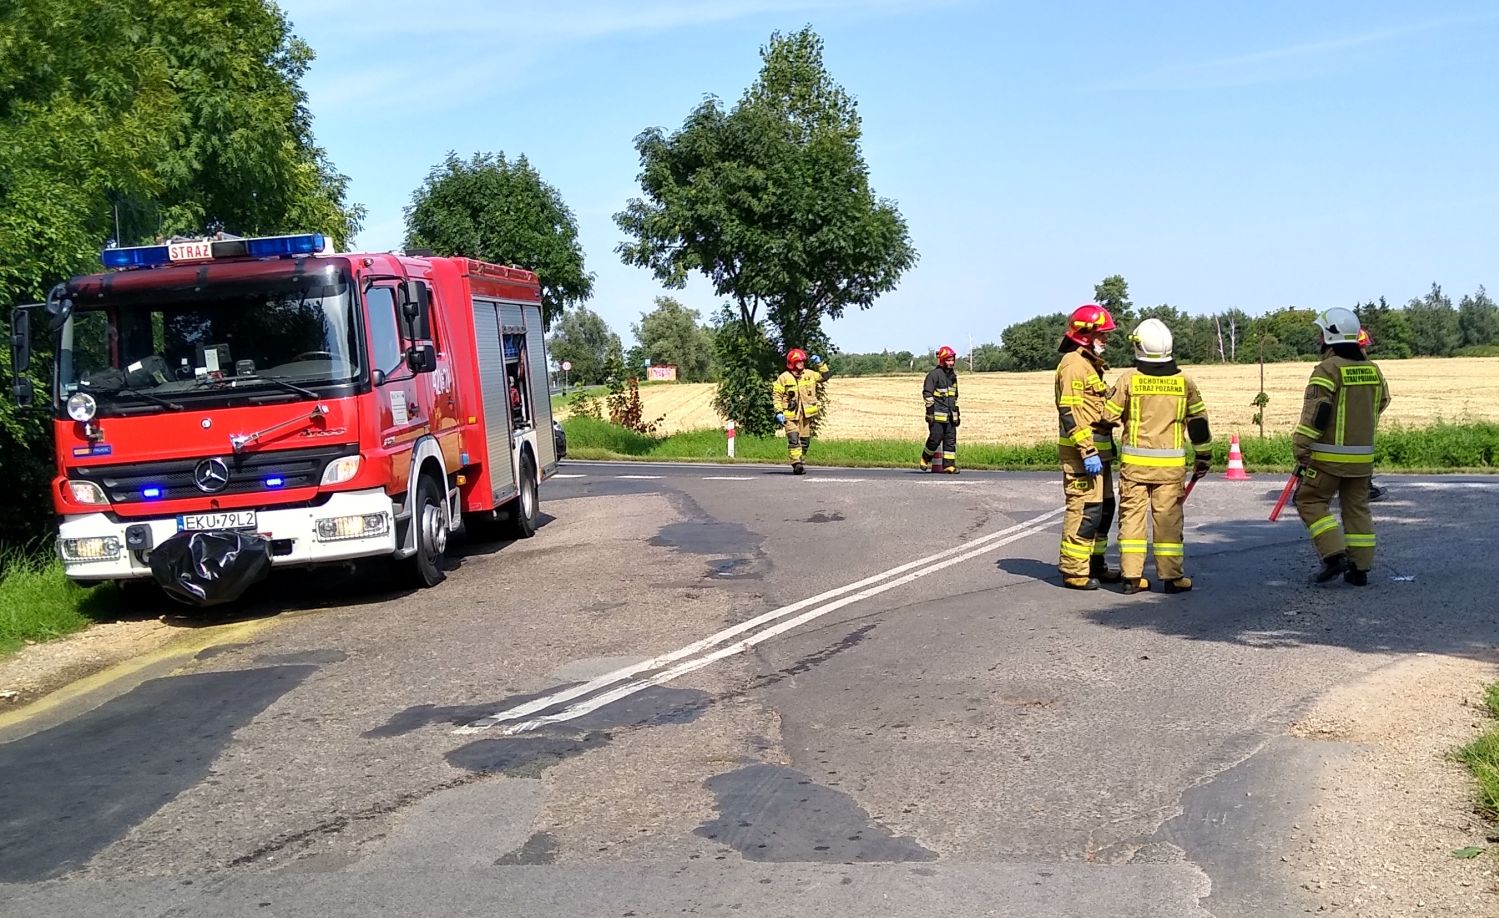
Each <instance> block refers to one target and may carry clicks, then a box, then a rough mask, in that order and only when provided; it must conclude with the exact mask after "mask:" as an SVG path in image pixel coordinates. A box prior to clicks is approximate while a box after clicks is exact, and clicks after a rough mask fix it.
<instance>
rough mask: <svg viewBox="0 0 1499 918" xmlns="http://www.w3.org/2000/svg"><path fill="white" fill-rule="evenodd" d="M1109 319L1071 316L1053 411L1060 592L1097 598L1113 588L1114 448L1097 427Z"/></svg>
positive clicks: (1097, 313)
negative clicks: (1109, 559) (1061, 504)
mask: <svg viewBox="0 0 1499 918" xmlns="http://www.w3.org/2000/svg"><path fill="white" fill-rule="evenodd" d="M1114 328H1115V326H1114V317H1113V316H1111V315H1109V311H1108V310H1107V309H1104V308H1103V307H1102V306H1099V305H1096V304H1094V303H1088V304H1085V305H1083V306H1079V307H1078V308H1077V309H1074V310H1073V311H1072V315H1070V316H1068V318H1067V331H1066V333H1065V334H1064V335H1063V337H1062V344H1061V347H1060V348H1059V349H1060V350H1061V352H1062V359H1061V360H1060V361H1059V362H1058V363H1057V376H1056V403H1057V418H1058V422H1059V423H1058V427H1059V430H1060V433H1061V436H1060V438H1059V440H1058V441H1057V456H1058V459H1059V460H1060V462H1061V464H1062V493H1063V494H1064V495H1065V499H1066V512H1065V514H1064V515H1063V517H1062V546H1061V553H1060V557H1059V559H1058V562H1057V567H1058V569H1059V570H1060V571H1061V574H1062V585H1063V586H1065V587H1068V588H1069V589H1074V590H1096V589H1098V584H1099V581H1105V582H1109V583H1113V582H1116V581H1118V580H1119V572H1118V571H1115V570H1110V569H1109V567H1108V565H1107V564H1105V563H1104V552H1105V550H1106V549H1107V548H1108V546H1109V527H1110V526H1111V525H1112V524H1113V522H1114V479H1113V470H1112V468H1111V465H1112V463H1113V461H1114V444H1113V439H1112V436H1111V434H1110V433H1109V429H1108V426H1107V425H1106V424H1104V423H1103V402H1104V398H1105V396H1107V395H1108V393H1109V387H1108V386H1107V385H1106V384H1105V383H1104V381H1103V375H1102V374H1103V371H1104V370H1105V369H1106V368H1107V366H1106V365H1105V363H1104V361H1103V352H1104V346H1105V345H1106V344H1107V343H1108V338H1109V334H1110V333H1111V332H1113V331H1114Z"/></svg>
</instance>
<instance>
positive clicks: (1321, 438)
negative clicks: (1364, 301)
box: [1291, 308, 1390, 586]
mask: <svg viewBox="0 0 1499 918" xmlns="http://www.w3.org/2000/svg"><path fill="white" fill-rule="evenodd" d="M1316 322H1317V328H1318V329H1319V330H1320V331H1321V332H1322V362H1321V363H1319V364H1317V366H1316V367H1315V368H1313V370H1312V376H1311V379H1309V380H1307V386H1306V397H1305V399H1304V400H1303V402H1302V406H1301V423H1299V424H1297V425H1296V430H1295V432H1294V433H1293V434H1292V435H1291V448H1292V452H1293V454H1294V455H1295V457H1296V466H1297V469H1298V470H1299V471H1300V474H1301V484H1300V486H1299V487H1297V489H1296V512H1297V513H1299V514H1300V515H1301V521H1302V522H1303V523H1305V524H1306V530H1307V533H1308V534H1310V535H1311V537H1312V541H1313V542H1314V543H1315V544H1316V546H1317V554H1318V555H1320V556H1321V558H1322V569H1321V570H1319V571H1318V572H1317V573H1316V575H1315V580H1316V581H1317V582H1318V583H1326V582H1327V581H1329V580H1332V579H1333V578H1335V577H1337V576H1338V575H1340V574H1341V575H1342V577H1343V580H1344V581H1345V582H1347V583H1351V584H1353V585H1354V586H1365V585H1367V584H1368V582H1369V569H1370V567H1372V566H1373V564H1374V517H1373V515H1372V514H1371V513H1370V512H1369V484H1370V482H1371V481H1372V480H1373V477H1374V428H1375V427H1376V426H1377V425H1378V423H1379V416H1380V415H1381V414H1383V413H1384V410H1385V409H1386V408H1387V407H1389V404H1390V388H1389V386H1388V385H1386V384H1385V379H1384V374H1383V373H1381V372H1380V371H1379V367H1377V366H1375V365H1374V363H1373V361H1371V360H1369V358H1368V356H1367V355H1366V354H1365V353H1364V351H1363V349H1362V348H1360V347H1359V345H1358V335H1359V331H1360V326H1359V320H1358V316H1356V315H1354V313H1353V310H1351V309H1343V308H1335V309H1329V310H1327V311H1326V312H1324V313H1322V314H1321V315H1319V316H1317V319H1316ZM1334 497H1337V498H1338V502H1339V504H1341V505H1342V516H1343V526H1342V527H1341V528H1340V527H1339V526H1338V519H1337V517H1335V516H1333V515H1332V506H1331V505H1332V499H1333V498H1334Z"/></svg>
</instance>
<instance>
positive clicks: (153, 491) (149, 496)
mask: <svg viewBox="0 0 1499 918" xmlns="http://www.w3.org/2000/svg"><path fill="white" fill-rule="evenodd" d="M160 496H161V488H158V487H156V486H155V485H152V486H150V487H147V488H142V489H141V497H144V498H145V499H146V500H155V499H156V498H158V497H160Z"/></svg>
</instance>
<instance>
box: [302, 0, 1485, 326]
mask: <svg viewBox="0 0 1499 918" xmlns="http://www.w3.org/2000/svg"><path fill="white" fill-rule="evenodd" d="M282 5H283V7H284V8H285V9H286V11H287V13H288V16H289V17H290V19H291V20H292V23H293V26H294V28H295V30H296V32H297V34H299V35H300V36H301V37H303V38H304V39H306V40H307V41H308V42H309V43H310V44H311V45H312V46H313V48H314V49H315V50H316V51H317V54H318V60H317V61H316V62H315V63H314V64H313V67H312V70H311V72H310V73H309V74H308V76H307V78H306V80H305V82H304V85H305V87H306V89H307V91H308V93H309V98H310V104H311V107H312V111H313V114H314V117H315V126H316V132H317V137H318V140H319V142H321V143H322V144H323V145H324V146H325V147H327V149H328V151H329V153H330V154H331V155H332V157H333V160H334V162H335V163H336V164H337V166H338V168H339V169H340V170H341V171H343V172H344V173H346V174H347V175H349V176H350V178H351V179H352V182H351V186H350V197H351V199H352V200H354V201H357V202H359V203H362V204H364V205H365V206H366V207H367V208H368V209H369V216H368V219H367V220H366V225H365V229H364V231H363V232H362V233H361V234H360V237H359V239H358V240H357V242H358V246H359V247H361V248H369V249H377V250H384V249H390V248H397V247H399V246H400V244H401V241H402V236H403V227H404V223H403V216H402V209H403V208H404V207H405V206H406V205H407V204H408V203H409V200H410V196H411V193H412V191H413V190H414V189H415V188H416V187H417V186H418V185H419V184H420V183H421V181H422V179H423V178H424V177H425V176H426V174H427V172H428V171H429V170H430V169H431V167H432V166H433V165H434V164H436V163H438V162H439V161H441V160H442V159H443V157H444V156H445V155H446V153H447V152H448V151H449V150H455V151H457V152H458V154H459V155H460V156H468V155H470V154H472V153H474V152H475V151H484V152H497V151H504V152H505V153H506V154H507V155H510V156H514V155H516V154H520V153H524V154H526V155H527V156H528V157H529V158H530V159H531V161H532V163H533V164H534V165H535V166H536V167H537V169H538V170H540V172H541V174H542V176H543V177H544V178H545V179H546V180H547V181H548V182H550V183H551V184H552V185H554V186H556V187H557V189H558V190H559V191H560V192H561V193H562V196H563V197H564V199H565V200H566V201H567V202H568V204H569V206H570V207H571V208H572V209H573V211H574V213H575V214H576V216H577V219H578V223H579V228H580V231H581V238H582V243H583V247H584V252H585V256H586V259H587V268H588V270H590V271H592V272H594V273H595V274H596V275H597V279H596V282H595V287H594V297H593V299H592V300H591V301H589V303H588V306H589V307H590V308H592V309H594V310H596V311H597V312H599V313H600V314H601V315H603V316H604V317H605V319H607V320H608V322H609V323H610V325H611V326H613V327H614V329H615V330H616V331H617V332H619V333H620V335H621V337H623V338H624V339H625V340H626V341H627V342H628V341H629V339H630V334H629V326H630V324H631V323H632V322H636V321H638V320H639V318H640V314H641V312H642V311H645V310H647V309H649V308H650V306H651V300H652V298H653V297H654V296H656V295H658V294H659V293H661V292H663V291H662V290H661V288H660V286H659V285H658V284H657V283H656V282H655V281H654V280H653V279H652V278H651V276H650V275H649V274H648V273H647V272H646V271H644V270H641V269H637V268H630V267H626V266H625V265H623V264H622V263H621V262H620V261H619V258H618V256H617V255H615V254H614V247H615V246H616V245H617V244H618V243H619V242H620V241H621V239H622V236H621V234H620V232H619V230H618V229H617V228H616V227H615V225H614V222H613V220H612V219H611V217H612V215H613V214H614V213H615V212H617V211H619V210H620V209H621V208H622V207H623V205H624V203H625V202H626V200H627V199H628V198H630V197H631V196H633V195H636V194H638V193H639V187H638V185H637V183H636V174H637V172H638V168H639V163H638V160H637V157H636V154H635V150H634V147H633V144H632V141H633V139H634V137H635V135H636V134H637V133H639V132H640V131H641V130H642V129H644V128H646V127H650V126H661V127H665V128H667V129H674V128H676V127H678V126H680V125H681V123H682V120H683V118H684V117H685V116H686V115H687V113H688V111H689V110H690V109H691V108H692V107H693V106H694V105H696V104H697V103H698V101H700V100H701V98H702V97H703V96H704V95H705V94H710V93H711V94H714V95H717V96H719V97H720V98H723V99H724V100H725V101H726V102H729V103H732V102H733V101H734V100H737V99H738V97H739V96H740V94H741V93H742V92H743V90H744V88H745V87H746V86H748V85H749V83H750V82H751V81H752V80H753V79H754V77H755V74H756V73H757V71H758V69H759V63H760V61H759V55H758V51H759V48H760V46H761V45H762V44H764V42H765V41H766V39H767V38H768V37H769V35H770V33H771V32H772V31H774V30H778V29H779V30H781V31H791V30H795V29H797V28H800V27H801V26H802V25H804V24H811V25H812V26H813V27H814V28H815V29H816V30H817V31H818V32H819V33H820V34H821V35H822V37H823V39H824V40H825V42H826V45H827V48H826V61H827V65H828V68H829V70H830V71H831V72H832V74H833V75H834V77H835V78H836V79H837V80H838V81H839V82H840V83H842V84H843V86H844V87H845V88H846V89H848V90H849V91H850V92H851V93H853V94H854V96H855V97H856V98H857V99H858V100H859V106H860V111H861V114H862V115H863V118H864V153H865V157H866V159H867V160H868V163H869V167H870V175H871V181H872V183H873V185H874V188H875V190H876V192H877V193H878V194H880V195H881V196H883V197H888V198H891V199H894V200H895V201H896V202H897V203H898V205H899V207H900V209H901V212H902V213H903V214H904V215H905V217H906V219H907V221H908V223H909V225H910V231H911V236H912V239H913V241H914V242H915V245H916V247H917V250H918V251H919V252H920V254H921V260H920V262H919V264H918V265H917V266H916V268H914V269H913V270H912V271H910V272H909V273H908V274H907V275H906V276H905V277H904V278H903V280H902V282H901V284H900V286H899V288H898V289H897V290H896V291H895V292H893V293H891V294H888V295H886V296H885V297H883V298H881V299H880V300H879V301H878V302H877V303H876V305H875V306H874V308H873V309H871V310H868V311H866V312H862V313H858V314H853V315H849V316H846V317H845V318H843V319H842V320H840V321H838V322H836V323H833V325H832V326H831V328H830V330H831V332H832V335H833V338H834V340H835V342H836V343H837V344H838V345H839V346H840V347H841V348H842V349H844V350H851V351H867V350H880V349H882V348H890V349H892V350H900V349H910V350H917V351H919V350H921V349H924V348H927V347H931V346H935V345H937V344H942V343H950V344H952V345H954V346H956V347H957V348H958V350H959V351H966V350H967V347H968V342H969V340H970V338H971V339H972V340H973V342H974V343H982V342H984V341H997V340H998V338H999V333H1000V331H1001V330H1002V329H1003V328H1004V326H1005V325H1007V324H1009V323H1011V322H1013V321H1017V320H1020V319H1024V318H1027V317H1029V316H1032V315H1035V314H1038V313H1041V312H1049V311H1056V310H1066V309H1070V308H1072V307H1073V306H1075V305H1077V304H1079V303H1082V302H1085V301H1086V300H1087V299H1088V298H1089V297H1090V296H1091V294H1092V289H1093V284H1094V283H1096V282H1097V281H1098V280H1099V279H1101V278H1102V277H1104V276H1105V275H1108V274H1114V273H1119V274H1123V275H1124V276H1125V278H1126V279H1127V280H1128V281H1129V282H1130V289H1131V293H1132V295H1133V299H1134V301H1135V302H1136V304H1138V305H1153V304H1156V303H1171V304H1173V305H1176V306H1178V307H1181V308H1183V309H1185V310H1187V311H1189V312H1207V311H1213V310H1217V309H1222V308H1226V307H1230V306H1237V307H1240V308H1243V309H1247V310H1249V311H1251V312H1257V311H1262V310H1265V309H1270V308H1274V307H1278V306H1284V305H1296V306H1307V307H1326V306H1330V305H1352V304H1353V303H1354V302H1356V301H1358V300H1362V299H1369V298H1372V297H1378V296H1381V295H1384V296H1387V297H1389V298H1390V299H1391V300H1392V301H1398V302H1403V301H1405V300H1406V299H1409V298H1410V297H1412V296H1417V295H1420V294H1421V293H1424V292H1425V291H1426V289H1427V288H1428V287H1429V285H1430V284H1431V283H1432V282H1438V283H1441V284H1442V285H1443V286H1444V288H1445V289H1447V291H1448V292H1450V293H1453V294H1454V295H1460V294H1462V293H1466V292H1470V291H1472V290H1473V289H1475V288H1476V287H1477V286H1478V285H1479V284H1483V283H1488V284H1490V285H1499V272H1495V271H1494V269H1493V266H1494V264H1495V257H1496V254H1499V220H1496V214H1499V180H1496V175H1495V172H1496V169H1495V167H1496V165H1499V119H1496V117H1495V116H1496V113H1499V66H1496V65H1495V64H1494V60H1495V50H1496V48H1499V6H1495V5H1494V4H1492V3H1491V2H1451V3H1429V4H1417V3H1414V2H1408V3H1393V2H1379V0H1369V2H1318V3H1305V2H1295V3H1291V2H1260V3H1255V4H1237V5H1232V6H1230V5H1227V4H1208V3H1202V2H1200V0H1198V2H1152V3H1150V4H1124V3H1095V2H1074V3H1068V4H1052V3H1043V2H1027V3H983V2H964V0H929V2H923V0H722V2H719V0H676V2H669V0H634V2H617V3H612V2H602V0H552V2H529V0H512V2H500V0H467V2H456V0H428V2H426V3H424V4H422V5H421V6H420V10H421V13H420V14H419V15H417V16H413V15H412V14H411V12H410V10H411V9H412V7H411V5H410V4H408V3H405V2H396V0H284V2H283V4H282ZM673 295H675V296H677V297H679V298H680V299H682V300H683V301H684V302H686V303H687V304H688V305H689V306H692V307H693V308H696V309H699V310H700V311H702V313H703V314H704V315H705V316H706V315H707V314H708V313H709V312H711V311H712V310H713V309H714V308H715V306H716V303H717V300H716V298H715V297H714V295H713V291H712V289H711V288H710V287H709V286H708V285H707V284H706V282H704V281H701V280H696V281H694V282H692V283H691V284H689V286H688V287H687V289H686V290H683V291H678V292H675V293H673Z"/></svg>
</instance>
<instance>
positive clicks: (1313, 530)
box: [1306, 514, 1372, 539]
mask: <svg viewBox="0 0 1499 918" xmlns="http://www.w3.org/2000/svg"><path fill="white" fill-rule="evenodd" d="M1337 528H1338V519H1337V517H1335V516H1333V515H1332V514H1328V515H1327V516H1324V517H1322V518H1321V519H1316V520H1312V521H1311V522H1310V523H1307V525H1306V531H1307V534H1309V535H1310V536H1311V537H1312V538H1314V539H1315V538H1316V537H1317V536H1319V535H1321V534H1322V533H1324V532H1330V531H1332V530H1334V529H1337ZM1371 538H1372V536H1371Z"/></svg>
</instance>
